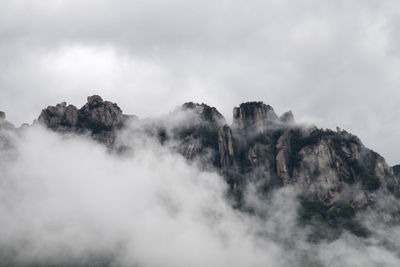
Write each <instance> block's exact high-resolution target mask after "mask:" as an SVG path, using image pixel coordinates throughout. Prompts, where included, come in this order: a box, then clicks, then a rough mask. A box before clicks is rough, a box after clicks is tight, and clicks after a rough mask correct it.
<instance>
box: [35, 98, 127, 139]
mask: <svg viewBox="0 0 400 267" xmlns="http://www.w3.org/2000/svg"><path fill="white" fill-rule="evenodd" d="M126 117H127V116H124V115H123V114H122V110H121V109H120V108H119V107H118V105H117V104H115V103H112V102H110V101H103V99H102V98H101V97H100V96H98V95H93V96H89V97H88V98H87V103H86V104H85V105H84V106H83V107H82V108H80V109H79V110H78V109H77V108H76V107H75V106H74V105H67V103H66V102H61V103H59V104H57V105H56V106H48V107H47V108H46V109H43V110H42V112H41V114H40V116H39V119H38V121H39V122H40V123H42V124H44V125H46V126H47V127H49V128H50V129H53V130H55V131H61V132H71V131H74V132H83V131H89V132H90V133H91V134H92V136H93V137H94V138H95V139H97V140H99V141H101V142H104V143H106V144H107V145H112V144H113V142H114V141H115V140H114V139H115V136H114V131H113V130H114V128H118V127H120V126H122V123H123V121H124V120H125V119H126Z"/></svg>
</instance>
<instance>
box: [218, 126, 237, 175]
mask: <svg viewBox="0 0 400 267" xmlns="http://www.w3.org/2000/svg"><path fill="white" fill-rule="evenodd" d="M218 150H219V157H220V164H221V169H222V170H223V171H227V170H228V169H229V168H230V167H231V166H232V164H233V155H234V154H233V153H234V152H233V140H232V130H231V128H230V127H229V126H228V125H224V126H223V127H221V128H219V131H218Z"/></svg>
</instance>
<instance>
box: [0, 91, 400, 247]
mask: <svg viewBox="0 0 400 267" xmlns="http://www.w3.org/2000/svg"><path fill="white" fill-rule="evenodd" d="M177 114H178V113H171V114H170V118H171V117H177ZM179 114H180V115H182V114H184V116H183V117H184V118H185V119H184V120H182V122H181V123H169V122H168V120H165V121H162V119H158V120H154V121H152V122H151V123H142V120H138V119H136V117H135V116H127V115H124V114H123V113H122V110H121V109H120V108H119V107H118V105H117V104H115V103H112V102H109V101H103V99H102V98H101V97H100V96H96V95H95V96H90V97H88V98H87V103H86V104H85V105H84V106H83V107H81V108H80V109H77V108H76V107H75V106H73V105H67V104H66V103H65V102H62V103H60V104H57V105H56V106H49V107H47V108H46V109H44V110H43V111H42V112H41V114H40V116H39V118H38V121H39V123H41V124H42V125H45V126H46V127H48V128H50V129H52V130H54V131H57V132H60V133H71V132H73V133H77V134H90V135H91V136H92V137H93V138H94V139H95V140H97V141H99V142H101V143H103V144H105V145H106V146H108V147H109V148H110V149H113V148H115V146H116V145H115V142H116V138H117V134H118V132H119V130H120V129H124V126H125V125H127V124H128V121H129V122H130V124H131V125H132V124H134V125H136V126H137V128H143V131H145V132H147V133H151V135H153V136H155V137H157V139H158V140H159V141H160V143H161V144H162V145H169V146H170V147H171V148H172V149H174V150H176V151H177V152H179V153H181V154H182V155H183V156H184V157H186V158H187V159H188V160H189V161H196V162H200V163H201V166H202V168H208V169H214V170H217V171H218V172H220V173H221V175H222V176H223V177H225V179H226V181H227V183H228V184H229V186H230V194H231V195H232V197H233V199H234V200H235V205H236V206H237V207H238V208H239V209H241V208H243V209H246V207H244V206H243V205H245V204H243V198H244V194H245V192H246V188H247V186H248V185H249V184H256V185H257V191H258V192H257V193H258V194H260V195H261V196H264V197H267V196H268V193H269V192H270V191H271V190H273V189H274V188H278V187H282V186H293V187H294V188H295V189H296V191H297V192H298V195H299V200H300V202H301V210H300V212H299V214H300V215H299V216H300V217H299V221H300V223H304V224H307V225H313V226H315V231H314V233H313V237H314V238H316V239H318V238H334V237H335V236H337V235H339V234H340V233H341V231H343V230H348V231H350V232H352V233H353V234H355V235H358V236H367V235H368V231H369V230H368V229H366V228H365V227H364V226H363V225H362V224H361V223H360V222H359V221H358V220H357V214H358V213H359V212H364V211H366V210H369V211H371V212H373V213H374V214H376V215H377V217H381V218H384V220H385V221H397V220H398V218H399V215H398V214H399V210H396V209H392V208H388V209H387V208H385V207H382V206H380V204H379V203H380V200H381V199H383V198H385V199H389V200H397V199H398V197H399V196H400V184H399V180H400V175H399V173H400V170H399V169H400V167H398V166H395V167H394V168H391V167H389V166H388V165H387V163H386V162H385V160H384V158H383V157H381V156H380V155H379V154H377V153H376V152H374V151H372V150H370V149H368V148H366V147H365V146H364V145H363V144H362V142H361V141H360V140H359V139H358V138H357V137H356V136H354V135H352V134H350V133H348V132H346V131H344V130H340V129H339V128H338V129H337V130H336V131H331V130H325V129H319V128H317V127H316V126H313V125H299V124H296V123H295V120H294V116H293V114H292V112H291V111H288V112H286V113H284V114H282V115H281V116H280V117H279V116H278V115H277V114H276V113H275V112H274V110H273V108H272V107H271V106H269V105H266V104H264V103H262V102H248V103H243V104H241V105H240V106H239V107H235V108H234V109H233V123H232V125H228V124H226V121H225V118H224V117H223V116H222V115H221V114H220V113H219V112H218V110H217V109H216V108H214V107H210V106H208V105H206V104H197V103H192V102H189V103H185V104H184V105H183V106H182V107H181V108H180V109H179ZM132 118H135V119H134V120H132ZM0 124H1V127H13V126H12V125H11V124H9V123H7V122H6V121H5V114H4V113H0Z"/></svg>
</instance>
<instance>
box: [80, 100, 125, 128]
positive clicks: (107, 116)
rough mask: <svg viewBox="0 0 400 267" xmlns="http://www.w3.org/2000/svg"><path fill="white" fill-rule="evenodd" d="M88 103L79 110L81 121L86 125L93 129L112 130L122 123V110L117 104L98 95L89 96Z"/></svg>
mask: <svg viewBox="0 0 400 267" xmlns="http://www.w3.org/2000/svg"><path fill="white" fill-rule="evenodd" d="M87 101H88V102H87V103H86V104H85V105H84V106H83V107H82V108H81V109H80V110H79V122H80V124H82V125H83V126H84V127H87V128H89V129H90V128H94V129H93V130H95V131H97V130H111V129H112V128H113V127H115V126H119V125H120V124H121V123H122V120H123V115H122V110H121V109H120V108H119V107H118V105H117V104H114V103H112V102H110V101H103V99H102V98H101V97H100V96H98V95H94V96H89V97H88V98H87Z"/></svg>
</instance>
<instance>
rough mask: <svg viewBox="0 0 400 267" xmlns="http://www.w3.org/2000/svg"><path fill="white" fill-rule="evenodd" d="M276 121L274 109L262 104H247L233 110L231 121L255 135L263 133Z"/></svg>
mask: <svg viewBox="0 0 400 267" xmlns="http://www.w3.org/2000/svg"><path fill="white" fill-rule="evenodd" d="M277 120H278V116H277V115H276V114H275V111H274V109H273V108H272V107H271V106H269V105H266V104H264V103H263V102H247V103H243V104H241V105H240V106H239V107H235V108H234V109H233V121H234V123H235V125H236V126H237V127H238V128H239V129H241V130H245V129H247V131H254V132H255V133H256V134H259V133H261V134H262V133H264V132H265V131H266V128H267V127H268V125H270V124H271V123H274V122H276V121H277Z"/></svg>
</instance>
